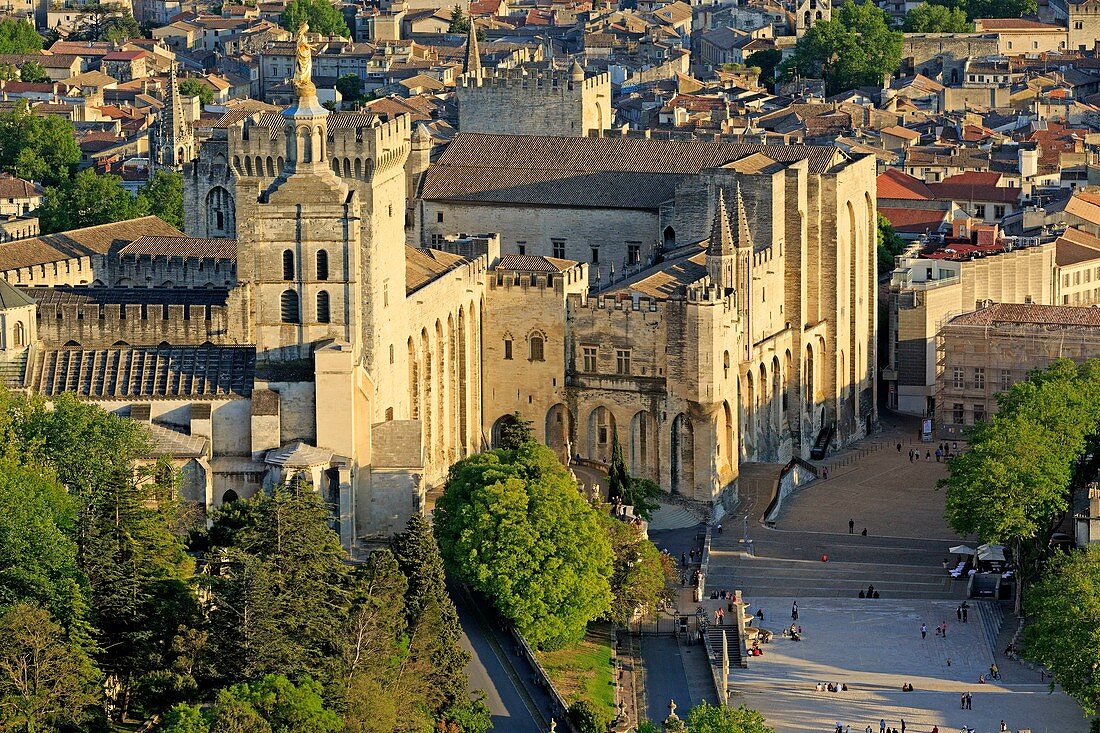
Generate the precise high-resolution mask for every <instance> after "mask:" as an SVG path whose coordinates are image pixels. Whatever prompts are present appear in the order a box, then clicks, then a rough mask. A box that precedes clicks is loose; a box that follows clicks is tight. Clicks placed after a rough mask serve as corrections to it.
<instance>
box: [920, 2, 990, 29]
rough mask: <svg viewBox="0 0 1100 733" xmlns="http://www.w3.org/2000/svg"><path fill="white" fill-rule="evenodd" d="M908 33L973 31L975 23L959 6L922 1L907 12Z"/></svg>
mask: <svg viewBox="0 0 1100 733" xmlns="http://www.w3.org/2000/svg"><path fill="white" fill-rule="evenodd" d="M904 29H905V32H906V33H973V32H974V24H973V23H971V22H970V21H969V20H968V19H967V17H966V11H964V10H963V9H962V8H959V7H953V8H949V7H946V6H944V5H930V4H928V3H921V4H920V5H918V6H917V7H915V8H913V9H912V10H910V11H909V12H908V13H906V14H905V25H904Z"/></svg>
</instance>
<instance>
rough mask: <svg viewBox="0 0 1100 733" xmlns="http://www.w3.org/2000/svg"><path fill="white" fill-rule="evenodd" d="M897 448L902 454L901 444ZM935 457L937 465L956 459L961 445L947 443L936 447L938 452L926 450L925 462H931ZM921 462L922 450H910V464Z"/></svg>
mask: <svg viewBox="0 0 1100 733" xmlns="http://www.w3.org/2000/svg"><path fill="white" fill-rule="evenodd" d="M897 448H898V453H901V443H898V445H897ZM933 455H934V456H935V457H936V463H939V462H941V461H946V460H947V459H949V458H954V457H955V456H957V455H959V444H958V443H954V442H953V443H951V444H948V443H946V442H944V443H940V444H939V445H937V446H936V450H935V451H934V452H933V451H932V450H931V449H928V448H926V449H925V451H924V460H926V461H928V462H931V461H932V456H933ZM919 460H920V448H910V449H909V462H910V463H916V462H918V461H919Z"/></svg>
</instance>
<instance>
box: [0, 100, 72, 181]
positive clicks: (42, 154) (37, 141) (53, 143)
mask: <svg viewBox="0 0 1100 733" xmlns="http://www.w3.org/2000/svg"><path fill="white" fill-rule="evenodd" d="M79 162H80V148H79V147H78V146H77V144H76V133H75V130H74V129H73V123H72V122H71V121H69V120H67V119H64V118H62V117H58V116H55V115H36V114H33V113H32V112H31V110H30V107H29V106H28V105H27V104H26V103H25V102H23V103H18V104H16V105H15V107H13V108H12V109H11V110H9V111H6V112H2V113H0V169H2V170H5V171H7V172H8V173H11V174H12V175H13V176H18V177H20V178H24V179H26V180H29V181H36V182H38V183H41V184H43V185H46V186H51V185H57V184H59V183H61V182H62V181H66V180H68V179H69V177H70V175H71V174H72V171H73V170H74V169H75V167H76V164H77V163H79Z"/></svg>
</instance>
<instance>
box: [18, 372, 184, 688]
mask: <svg viewBox="0 0 1100 733" xmlns="http://www.w3.org/2000/svg"><path fill="white" fill-rule="evenodd" d="M3 401H4V407H5V409H4V410H3V415H2V420H3V424H2V425H0V429H2V431H3V433H4V435H3V437H4V440H5V443H6V444H7V445H9V446H11V447H12V449H13V450H15V451H18V453H19V454H20V455H21V456H24V457H25V458H24V460H25V461H26V463H27V465H29V466H40V465H44V466H48V467H49V468H50V469H52V470H53V471H54V472H55V473H56V475H57V478H58V479H59V480H60V481H61V483H62V484H63V485H64V486H65V487H66V489H67V490H68V491H69V493H70V494H71V495H72V496H73V497H74V499H75V500H76V503H77V517H76V528H75V539H76V546H77V560H78V563H79V567H80V569H81V571H83V573H84V575H85V576H87V578H88V587H89V589H90V600H91V614H90V619H91V622H92V626H93V634H94V641H95V642H96V644H97V646H98V649H99V651H98V652H97V653H96V655H95V656H96V659H97V662H98V665H99V667H100V668H101V669H103V671H104V672H106V673H107V674H109V675H111V676H112V677H113V678H114V681H115V684H114V685H112V687H113V688H115V689H117V690H118V691H119V692H118V699H117V700H116V701H115V702H116V704H117V706H118V707H119V708H121V709H122V710H126V709H128V708H130V707H131V706H132V705H137V706H140V705H142V704H143V703H144V702H145V701H143V700H141V699H138V698H135V697H132V694H133V692H134V690H135V689H137V688H138V687H139V686H140V684H141V682H142V680H143V679H144V678H145V677H146V676H147V675H150V674H160V673H161V672H162V671H163V670H164V669H166V668H169V667H171V665H172V660H173V658H174V652H173V649H172V647H173V642H174V640H175V639H176V637H177V635H178V633H179V629H180V627H181V626H183V625H187V624H194V623H197V619H196V613H197V608H196V605H195V600H194V594H193V592H192V591H191V589H190V587H189V585H188V581H189V579H190V576H191V574H192V571H193V563H192V561H191V559H190V557H189V556H188V555H187V553H186V552H185V551H184V548H183V543H182V540H181V538H180V535H181V534H182V527H180V525H179V514H178V500H177V494H176V486H175V483H174V480H173V479H174V476H173V474H172V472H171V470H170V469H169V468H168V467H167V466H166V465H164V464H159V463H157V464H154V463H152V462H151V461H149V459H150V451H151V444H150V442H149V438H148V435H147V433H146V432H145V430H144V428H143V427H142V426H141V425H140V424H139V423H137V422H134V421H133V420H130V419H128V418H123V417H119V416H117V415H113V414H111V413H108V412H106V411H104V410H103V409H101V408H99V407H97V406H95V405H92V404H89V403H85V402H81V401H80V400H78V399H77V398H76V397H75V396H73V395H71V394H68V393H65V394H61V395H58V396H57V397H55V398H54V399H53V409H52V410H50V409H47V407H46V404H45V401H44V400H42V399H41V398H28V397H23V396H14V395H8V394H4V395H3ZM139 461H143V462H142V463H141V464H139Z"/></svg>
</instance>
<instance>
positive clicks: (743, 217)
mask: <svg viewBox="0 0 1100 733" xmlns="http://www.w3.org/2000/svg"><path fill="white" fill-rule="evenodd" d="M735 191H736V195H735V200H734V202H733V218H734V221H735V222H736V226H735V228H734V230H733V241H734V245H735V246H736V247H737V249H749V250H751V249H752V235H751V234H749V218H748V215H747V214H746V213H745V199H743V198H741V184H740V183H738V184H737V188H736V189H735Z"/></svg>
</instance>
